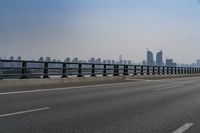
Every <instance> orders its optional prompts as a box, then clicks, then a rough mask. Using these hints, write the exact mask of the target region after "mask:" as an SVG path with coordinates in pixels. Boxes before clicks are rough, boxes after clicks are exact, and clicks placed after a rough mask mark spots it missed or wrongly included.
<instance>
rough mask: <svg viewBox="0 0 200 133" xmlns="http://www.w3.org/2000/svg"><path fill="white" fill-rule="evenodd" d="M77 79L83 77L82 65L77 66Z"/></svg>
mask: <svg viewBox="0 0 200 133" xmlns="http://www.w3.org/2000/svg"><path fill="white" fill-rule="evenodd" d="M77 77H83V74H82V64H78V76H77Z"/></svg>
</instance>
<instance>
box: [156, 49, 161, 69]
mask: <svg viewBox="0 0 200 133" xmlns="http://www.w3.org/2000/svg"><path fill="white" fill-rule="evenodd" d="M156 65H157V66H163V52H162V51H160V52H158V53H157V54H156Z"/></svg>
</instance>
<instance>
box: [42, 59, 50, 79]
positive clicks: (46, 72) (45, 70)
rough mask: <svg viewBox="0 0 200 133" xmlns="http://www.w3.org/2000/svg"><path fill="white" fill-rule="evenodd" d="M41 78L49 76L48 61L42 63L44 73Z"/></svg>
mask: <svg viewBox="0 0 200 133" xmlns="http://www.w3.org/2000/svg"><path fill="white" fill-rule="evenodd" d="M43 78H49V68H48V62H45V63H44V75H43Z"/></svg>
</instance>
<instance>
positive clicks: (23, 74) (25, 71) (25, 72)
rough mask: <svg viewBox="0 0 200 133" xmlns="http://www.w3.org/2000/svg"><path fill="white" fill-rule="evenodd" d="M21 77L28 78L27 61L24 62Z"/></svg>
mask: <svg viewBox="0 0 200 133" xmlns="http://www.w3.org/2000/svg"><path fill="white" fill-rule="evenodd" d="M21 74H22V75H21V77H20V79H26V78H27V62H26V61H23V62H22V70H21Z"/></svg>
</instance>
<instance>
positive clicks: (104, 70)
mask: <svg viewBox="0 0 200 133" xmlns="http://www.w3.org/2000/svg"><path fill="white" fill-rule="evenodd" d="M103 76H107V72H106V64H104V65H103Z"/></svg>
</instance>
